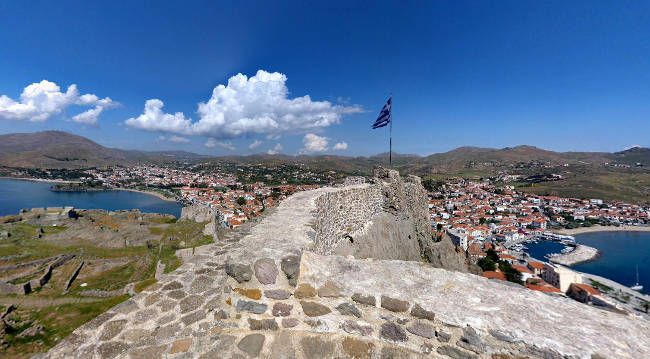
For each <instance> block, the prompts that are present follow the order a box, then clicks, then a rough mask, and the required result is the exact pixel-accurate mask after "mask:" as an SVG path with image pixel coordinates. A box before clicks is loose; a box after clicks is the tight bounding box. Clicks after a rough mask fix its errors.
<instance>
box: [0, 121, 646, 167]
mask: <svg viewBox="0 0 650 359" xmlns="http://www.w3.org/2000/svg"><path fill="white" fill-rule="evenodd" d="M196 160H202V161H214V162H232V163H241V164H265V165H279V164H283V163H290V164H299V165H305V166H309V167H312V168H314V169H323V170H328V169H332V170H339V171H344V172H347V173H359V174H368V173H370V172H371V171H372V167H373V166H376V165H382V166H386V165H388V153H380V154H377V155H374V156H370V157H346V156H335V155H315V156H289V155H283V154H278V155H268V154H254V155H248V156H220V157H209V156H202V155H197V154H195V153H191V152H185V151H158V152H146V151H125V150H119V149H114V148H106V147H104V146H101V145H99V144H97V143H95V142H93V141H91V140H89V139H87V138H85V137H81V136H77V135H73V134H70V133H66V132H62V131H43V132H35V133H15V134H8V135H0V165H7V166H16V167H40V168H83V167H97V166H109V165H133V164H138V163H164V162H171V161H196ZM531 163H541V164H550V165H563V164H569V165H587V166H589V165H595V166H601V165H604V164H605V163H620V164H627V165H632V166H634V165H636V164H637V163H641V164H643V166H645V167H649V166H650V149H648V148H642V147H635V148H631V149H628V150H625V151H621V152H616V153H607V152H554V151H548V150H543V149H540V148H537V147H534V146H516V147H506V148H502V149H495V148H482V147H459V148H456V149H454V150H451V151H448V152H444V153H436V154H432V155H430V156H426V157H422V156H419V155H413V154H399V153H393V166H394V167H395V168H398V169H399V170H400V171H402V172H405V173H413V174H418V175H427V174H431V173H457V172H460V171H463V170H465V169H499V168H503V167H510V166H513V165H518V164H522V165H523V164H531Z"/></svg>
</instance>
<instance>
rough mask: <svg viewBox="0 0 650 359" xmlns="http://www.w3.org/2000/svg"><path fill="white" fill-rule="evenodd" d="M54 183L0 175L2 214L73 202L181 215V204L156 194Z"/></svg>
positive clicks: (73, 204)
mask: <svg viewBox="0 0 650 359" xmlns="http://www.w3.org/2000/svg"><path fill="white" fill-rule="evenodd" d="M51 186H52V183H49V182H35V181H25V180H15V179H6V178H0V216H6V215H9V214H18V212H19V211H20V210H21V209H23V208H34V207H57V206H73V207H75V208H81V209H105V210H109V211H115V210H120V209H139V210H140V211H142V212H151V213H165V214H172V215H174V216H176V217H179V216H180V214H181V208H182V206H181V205H180V204H179V203H177V202H172V201H165V200H162V199H160V198H158V197H156V196H152V195H149V194H145V193H138V192H130V191H98V192H53V191H50V187H51Z"/></svg>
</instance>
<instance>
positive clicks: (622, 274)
mask: <svg viewBox="0 0 650 359" xmlns="http://www.w3.org/2000/svg"><path fill="white" fill-rule="evenodd" d="M575 238H576V242H577V243H580V244H584V245H587V246H590V247H594V248H596V249H598V250H599V251H600V252H601V256H600V257H599V258H598V259H596V260H594V261H591V262H587V263H582V264H578V265H575V266H572V267H571V268H573V269H575V270H577V271H580V272H585V273H591V274H595V275H598V276H601V277H605V278H608V279H611V280H613V281H615V282H618V283H620V284H623V285H625V286H632V285H634V284H635V283H636V266H637V265H638V266H639V283H640V284H641V285H643V290H642V291H641V292H642V293H644V294H650V232H629V231H620V232H593V233H584V234H578V235H575ZM526 247H528V251H527V252H528V254H530V256H531V257H533V258H536V259H539V260H542V261H546V259H545V258H544V255H546V254H548V253H557V252H559V251H560V250H562V248H563V247H564V246H563V245H561V244H559V243H555V242H540V243H536V244H535V243H527V244H526Z"/></svg>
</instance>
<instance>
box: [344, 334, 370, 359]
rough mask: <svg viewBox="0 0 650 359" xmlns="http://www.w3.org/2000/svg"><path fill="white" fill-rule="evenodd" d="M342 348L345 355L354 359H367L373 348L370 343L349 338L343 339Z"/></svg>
mask: <svg viewBox="0 0 650 359" xmlns="http://www.w3.org/2000/svg"><path fill="white" fill-rule="evenodd" d="M342 346H343V351H344V352H345V354H347V355H349V356H350V357H351V358H356V359H369V358H370V357H371V355H372V350H373V348H374V347H375V345H374V344H372V343H368V342H364V341H362V340H358V339H355V338H351V337H346V338H345V339H343V343H342Z"/></svg>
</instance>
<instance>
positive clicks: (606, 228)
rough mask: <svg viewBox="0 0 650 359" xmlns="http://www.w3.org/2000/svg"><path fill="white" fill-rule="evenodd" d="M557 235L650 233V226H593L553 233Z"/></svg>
mask: <svg viewBox="0 0 650 359" xmlns="http://www.w3.org/2000/svg"><path fill="white" fill-rule="evenodd" d="M553 232H555V233H559V234H564V235H567V236H573V235H576V234H582V233H593V232H650V226H618V227H615V226H598V225H596V226H591V227H580V228H573V229H560V230H557V231H553Z"/></svg>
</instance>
